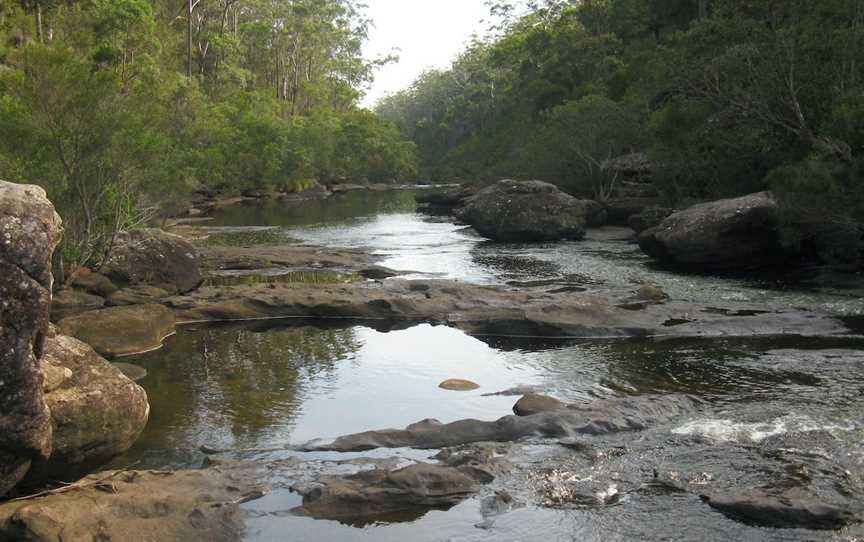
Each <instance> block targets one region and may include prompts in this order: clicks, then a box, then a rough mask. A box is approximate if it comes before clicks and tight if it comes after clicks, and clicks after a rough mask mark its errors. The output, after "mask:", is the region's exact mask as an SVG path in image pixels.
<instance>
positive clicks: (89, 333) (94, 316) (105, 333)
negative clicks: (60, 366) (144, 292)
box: [58, 305, 175, 356]
mask: <svg viewBox="0 0 864 542" xmlns="http://www.w3.org/2000/svg"><path fill="white" fill-rule="evenodd" d="M58 326H59V328H60V331H61V332H62V333H63V334H65V335H71V336H73V337H76V338H78V339H81V340H82V341H84V342H86V343H87V344H89V345H90V346H92V347H93V348H94V349H95V350H96V351H97V352H99V353H100V354H102V355H105V356H125V355H129V354H138V353H141V352H147V351H150V350H155V349H157V348H160V347H161V346H162V341H163V340H164V339H165V338H166V337H168V336H169V335H172V334H173V333H174V326H175V319H174V313H173V312H171V310H169V309H167V308H166V307H164V306H162V305H129V306H124V307H110V308H107V309H100V310H97V311H92V312H88V313H86V314H80V315H78V316H70V317H69V318H64V319H63V320H61V321H60V323H59V324H58Z"/></svg>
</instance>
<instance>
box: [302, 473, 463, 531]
mask: <svg viewBox="0 0 864 542" xmlns="http://www.w3.org/2000/svg"><path fill="white" fill-rule="evenodd" d="M477 487H478V484H477V483H476V482H475V481H474V480H473V479H471V478H470V477H468V476H466V475H465V474H463V473H462V472H460V471H459V470H458V469H455V468H452V467H444V466H440V465H432V464H427V463H419V464H416V465H411V466H409V467H405V468H402V469H398V470H395V471H388V470H383V469H374V470H370V471H362V472H359V473H357V474H353V475H349V476H338V477H330V478H327V479H325V480H323V483H322V485H320V486H316V487H314V488H311V489H307V490H306V491H305V492H304V495H303V506H302V508H301V509H300V510H299V511H298V512H300V513H302V514H304V515H309V516H312V517H315V518H327V519H339V518H351V519H355V518H358V517H362V516H370V515H376V514H382V513H387V512H398V511H406V510H412V509H415V508H418V507H419V508H423V509H425V508H430V507H432V508H449V507H451V506H453V505H455V504H458V503H459V502H461V501H462V500H464V499H465V498H466V497H468V496H470V495H471V494H473V493H475V492H476V491H477Z"/></svg>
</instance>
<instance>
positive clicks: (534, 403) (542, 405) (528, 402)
mask: <svg viewBox="0 0 864 542" xmlns="http://www.w3.org/2000/svg"><path fill="white" fill-rule="evenodd" d="M566 407H567V405H565V404H564V403H562V402H561V401H559V400H558V399H555V398H554V397H549V396H548V395H539V394H536V393H529V394H527V395H523V396H522V398H521V399H519V400H518V401H516V404H515V405H513V413H514V414H516V415H517V416H531V415H532V414H538V413H540V412H550V411H553V410H558V409H561V408H566Z"/></svg>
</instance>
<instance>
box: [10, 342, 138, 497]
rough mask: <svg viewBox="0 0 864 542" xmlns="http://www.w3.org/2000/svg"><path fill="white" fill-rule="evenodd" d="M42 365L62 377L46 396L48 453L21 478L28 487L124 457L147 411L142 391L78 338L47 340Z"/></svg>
mask: <svg viewBox="0 0 864 542" xmlns="http://www.w3.org/2000/svg"><path fill="white" fill-rule="evenodd" d="M44 365H45V366H46V369H47V368H50V370H51V371H55V372H56V371H58V370H59V371H60V372H62V374H63V376H64V378H63V379H62V381H61V382H59V383H58V384H57V385H56V386H55V387H54V388H53V389H51V390H50V391H48V393H47V394H46V395H45V402H46V403H47V404H48V408H49V409H50V411H51V425H52V426H53V434H54V440H53V442H54V444H53V450H52V452H51V455H50V457H49V458H48V459H40V460H35V461H34V462H33V466H32V468H31V470H30V472H29V473H28V474H27V478H26V479H25V483H26V484H28V485H36V484H39V483H42V482H45V481H49V480H57V479H59V480H64V481H73V480H75V478H77V477H78V476H80V475H82V474H85V473H86V472H88V471H89V470H91V469H92V468H95V467H98V466H100V465H101V464H103V463H105V462H106V461H108V460H109V459H111V458H112V457H114V456H116V455H119V454H121V453H123V452H125V451H126V450H128V449H129V448H131V447H132V444H134V442H135V441H136V440H137V439H138V436H139V435H140V434H141V431H143V429H144V426H145V425H146V424H147V417H148V415H149V412H150V405H149V404H148V402H147V393H146V392H145V391H144V389H143V388H141V387H140V386H138V385H137V384H135V383H134V382H133V381H132V380H130V379H129V378H127V377H126V376H125V375H124V374H123V373H122V372H121V371H120V369H119V368H117V367H114V366H113V365H112V364H111V363H108V362H107V361H106V360H104V359H103V358H101V357H100V356H99V355H98V354H96V352H94V351H93V349H92V348H90V347H89V346H87V345H86V344H84V343H82V342H81V341H79V340H77V339H74V338H72V337H66V336H64V335H55V336H53V337H50V338H48V339H47V341H46V343H45V356H44Z"/></svg>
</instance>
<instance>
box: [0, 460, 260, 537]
mask: <svg viewBox="0 0 864 542" xmlns="http://www.w3.org/2000/svg"><path fill="white" fill-rule="evenodd" d="M253 478H254V469H253V468H251V467H248V466H246V467H234V468H232V469H220V468H210V469H205V470H192V471H178V472H161V471H108V472H102V473H97V474H93V475H91V476H88V477H87V478H84V479H83V480H81V481H80V482H79V483H78V485H79V486H81V487H80V489H78V488H73V489H72V490H70V491H67V492H63V493H57V494H51V495H48V496H45V497H41V498H36V499H32V500H26V501H18V502H10V503H6V504H0V539H2V540H16V541H22V542H58V541H60V540H62V541H68V542H91V541H92V540H128V541H130V542H136V541H141V542H143V541H146V540H178V541H179V540H212V541H214V542H233V541H237V540H240V539H241V537H242V533H243V514H242V513H241V511H240V508H239V504H240V502H242V501H244V500H246V499H248V498H251V497H253V496H255V495H260V494H261V493H260V491H261V488H260V486H258V485H257V484H256V483H255V482H254V479H253Z"/></svg>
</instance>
